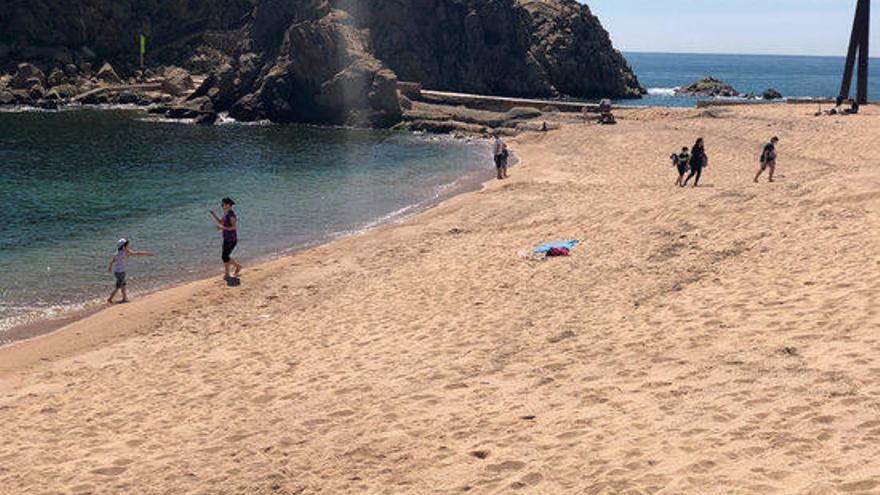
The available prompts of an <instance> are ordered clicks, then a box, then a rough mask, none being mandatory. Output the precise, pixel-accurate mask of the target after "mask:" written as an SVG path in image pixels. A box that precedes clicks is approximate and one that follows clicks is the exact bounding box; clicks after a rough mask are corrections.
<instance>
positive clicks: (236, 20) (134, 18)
mask: <svg viewBox="0 0 880 495" xmlns="http://www.w3.org/2000/svg"><path fill="white" fill-rule="evenodd" d="M2 5H3V7H2V14H0V39H2V41H3V42H10V43H18V44H20V45H23V46H22V47H21V48H24V47H32V48H40V49H42V48H48V49H47V50H39V51H33V53H35V54H37V56H38V57H39V58H40V59H41V61H45V62H50V61H52V60H55V59H57V58H58V57H66V56H67V55H71V56H72V58H74V59H75V60H76V62H82V61H85V62H96V61H98V60H107V61H109V62H111V63H112V64H113V65H114V67H115V68H116V69H117V70H122V71H123V72H126V73H127V72H128V69H129V68H130V69H133V68H134V67H135V66H136V65H137V62H136V58H135V57H133V56H132V55H133V51H134V50H133V49H134V48H135V42H136V36H137V34H138V33H143V34H145V35H146V36H147V54H146V57H147V63H148V64H149V63H151V60H153V59H156V60H158V59H161V58H163V57H164V58H167V59H168V60H162V62H163V63H172V62H173V63H177V64H181V63H183V61H184V60H186V59H187V58H188V57H189V56H191V55H192V54H193V53H194V52H195V48H196V47H200V46H210V45H214V44H215V41H214V38H217V35H216V33H217V32H218V31H219V30H230V29H237V28H240V27H241V26H242V25H243V24H244V23H245V17H246V15H247V14H248V12H249V10H250V9H251V8H252V7H253V2H252V1H251V0H155V1H143V0H112V1H109V0H87V1H86V0H35V1H28V0H11V2H10V1H5V2H3V3H2ZM208 38H210V39H208ZM22 53H23V52H22V51H21V50H15V51H12V52H10V53H9V54H8V55H7V54H4V53H2V52H0V65H2V64H7V63H9V62H10V60H9V58H8V57H15V56H17V57H19V59H18V60H33V59H32V58H30V57H27V58H26V57H23V56H22V55H21V54H22Z"/></svg>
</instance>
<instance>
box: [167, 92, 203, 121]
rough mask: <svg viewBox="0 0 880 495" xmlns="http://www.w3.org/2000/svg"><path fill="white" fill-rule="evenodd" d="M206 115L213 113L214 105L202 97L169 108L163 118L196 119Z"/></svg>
mask: <svg viewBox="0 0 880 495" xmlns="http://www.w3.org/2000/svg"><path fill="white" fill-rule="evenodd" d="M206 113H214V104H213V102H211V100H210V99H209V98H208V97H207V96H202V97H200V98H196V99H193V100H187V101H183V102H180V103H177V104H176V105H173V106H171V107H170V108H169V109H168V111H167V112H165V116H166V117H168V118H169V119H196V118H199V117H200V116H202V115H204V114H206Z"/></svg>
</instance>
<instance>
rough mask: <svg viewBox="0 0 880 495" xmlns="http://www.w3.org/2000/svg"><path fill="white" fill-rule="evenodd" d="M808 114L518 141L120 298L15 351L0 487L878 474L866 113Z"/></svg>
mask: <svg viewBox="0 0 880 495" xmlns="http://www.w3.org/2000/svg"><path fill="white" fill-rule="evenodd" d="M812 110H813V109H812V108H807V107H799V106H762V107H737V108H734V109H730V110H712V111H702V110H685V111H679V110H663V109H654V110H633V111H629V112H625V113H624V114H622V116H621V117H622V118H621V123H620V124H619V125H617V126H614V127H597V126H581V125H569V126H566V127H564V128H563V129H561V130H560V131H557V132H552V133H549V134H536V135H526V136H523V137H521V138H519V140H518V141H517V142H516V143H515V144H514V148H515V150H516V151H517V152H518V153H519V155H520V156H521V158H522V160H523V165H522V166H521V167H518V168H516V169H514V170H513V171H512V175H513V178H512V179H510V180H509V181H507V182H504V183H492V184H490V185H489V186H488V187H487V188H486V189H485V190H484V191H481V192H479V193H474V194H468V195H464V196H460V197H457V198H454V199H452V200H450V201H448V202H447V203H445V204H443V205H441V206H440V207H438V208H435V209H433V210H431V211H429V212H427V213H425V214H422V215H420V216H418V217H416V218H414V219H412V220H410V221H409V222H407V223H406V224H403V225H399V226H391V227H385V228H381V229H378V230H376V231H374V232H371V233H368V234H366V235H362V236H358V237H355V238H350V239H345V240H342V241H339V242H336V243H333V244H331V245H329V246H325V247H321V248H318V249H314V250H312V251H309V252H307V253H303V254H300V255H297V256H294V257H292V258H288V259H285V260H281V261H280V262H278V263H275V264H274V265H272V266H264V267H262V268H260V269H258V270H259V271H257V272H256V273H254V272H253V271H252V272H250V273H249V276H250V278H246V279H245V284H244V285H243V286H242V287H240V288H238V289H226V288H224V287H221V286H220V284H219V283H218V281H211V282H208V283H204V284H202V285H200V286H197V287H195V288H193V289H192V290H191V291H190V292H189V293H188V294H187V295H186V296H184V297H186V298H187V299H186V300H185V301H184V303H185V304H180V305H178V306H177V307H175V308H176V309H174V310H173V311H172V310H163V309H162V308H161V307H160V305H159V304H156V303H152V302H151V299H147V300H144V301H140V302H139V303H137V304H140V306H136V305H135V304H133V305H132V307H131V308H123V309H120V310H118V311H119V313H120V316H118V319H117V323H114V324H119V325H126V324H129V323H127V322H126V320H125V314H126V313H125V312H126V311H143V309H144V308H148V309H150V312H151V314H153V315H154V317H155V319H154V320H153V321H152V322H150V323H149V324H148V325H141V326H140V327H139V329H138V330H137V331H136V332H133V333H130V334H129V336H128V337H127V338H116V339H112V340H111V341H110V342H108V343H107V344H106V345H103V346H101V347H100V348H97V349H95V350H93V351H91V352H88V353H83V354H78V355H76V356H72V357H68V358H64V359H49V360H47V361H44V362H42V363H40V364H38V365H36V366H33V367H31V368H29V369H27V370H22V369H12V370H8V373H7V375H6V376H7V378H6V380H7V388H6V389H5V391H4V392H3V394H2V395H0V438H2V439H3V441H2V442H0V492H2V493H8V494H22V493H76V494H84V493H101V494H103V493H139V494H184V493H187V494H190V493H192V494H232V493H243V494H300V493H302V494H312V493H327V494H339V493H375V494H399V493H414V494H416V493H419V494H420V493H465V492H466V493H486V494H495V493H512V492H515V491H520V492H523V493H547V494H563V493H577V494H620V493H627V494H679V493H695V494H697V493H699V494H704V493H725V494H728V493H729V494H769V493H799V494H800V493H804V494H816V495H819V494H833V493H841V494H844V493H846V494H849V493H880V363H878V362H877V361H876V359H875V355H876V354H877V353H880V340H878V339H880V332H878V331H880V316H878V311H880V301H878V295H880V158H878V157H880V144H878V143H880V109H878V108H876V107H867V108H866V109H865V112H864V114H863V115H861V116H858V117H847V118H832V117H824V118H816V117H812V116H811V115H810V114H811V112H812ZM773 134H778V135H779V136H780V138H781V139H782V142H781V145H780V149H779V151H780V159H779V167H780V174H781V177H780V178H779V180H778V182H776V183H774V184H768V183H766V182H762V183H760V184H753V183H752V182H751V177H752V175H753V174H754V167H755V164H756V161H757V156H758V154H759V152H760V150H761V147H762V145H763V142H764V141H765V140H766V139H768V138H769V137H770V136H771V135H773ZM697 135H701V136H703V137H704V138H705V139H706V143H707V150H708V152H709V155H710V159H711V161H710V166H709V168H708V169H707V170H706V172H705V177H704V182H705V186H704V187H700V188H697V189H678V188H674V187H673V185H672V184H673V181H674V175H673V169H672V167H671V165H670V164H669V161H668V158H667V157H668V155H669V154H670V153H672V152H673V151H675V150H676V148H677V147H680V146H681V145H691V144H692V143H693V139H694V138H695V137H696V136H697ZM489 172H490V173H491V171H489ZM570 238H576V239H581V240H582V241H583V244H582V245H581V246H580V247H578V248H577V249H576V250H575V251H574V255H573V256H572V257H571V258H566V259H553V260H548V261H543V262H542V261H530V260H523V259H521V258H519V257H518V256H517V252H518V251H520V250H523V249H526V248H528V247H533V246H535V245H537V244H538V243H540V242H542V241H555V240H565V239H570ZM153 300H155V298H153ZM150 304H154V307H151V306H149V305H150ZM114 311H117V310H114ZM94 321H95V320H93V319H87V320H83V321H82V322H80V323H78V324H77V325H78V327H77V330H76V331H79V332H89V331H98V329H96V328H95V325H96V323H94ZM107 324H108V323H107V322H106V320H104V321H103V323H101V325H107ZM89 325H92V326H91V327H90V326H89ZM70 335H71V337H70V338H72V339H75V338H76V337H75V334H73V333H70ZM13 350H14V349H13ZM3 352H7V353H8V352H10V350H9V349H7V350H6V351H3ZM17 352H29V351H28V348H27V344H25V345H24V346H21V347H20V348H19V350H18V351H17ZM5 355H6V356H8V354H5ZM3 356H4V354H2V353H0V360H2V359H3ZM14 377H15V378H14ZM13 379H15V381H14V382H13V381H12V380H13Z"/></svg>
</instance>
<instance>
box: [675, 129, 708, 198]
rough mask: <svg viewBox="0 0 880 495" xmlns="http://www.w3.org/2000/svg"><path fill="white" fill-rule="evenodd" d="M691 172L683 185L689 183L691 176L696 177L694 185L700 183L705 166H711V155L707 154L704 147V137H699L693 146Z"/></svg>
mask: <svg viewBox="0 0 880 495" xmlns="http://www.w3.org/2000/svg"><path fill="white" fill-rule="evenodd" d="M690 166H691V173H690V175H688V176H687V178H686V179H685V180H684V182H683V183H682V184H681V187H684V186H686V185H687V183H688V181H689V180H691V177H694V187H697V185H698V184H699V183H700V176H701V175H702V174H703V168H704V167H708V166H709V157H708V156H706V149H705V148H704V147H703V138H697V142H696V143H694V147H693V148H691V161H690Z"/></svg>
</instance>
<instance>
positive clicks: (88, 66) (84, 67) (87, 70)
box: [79, 62, 92, 77]
mask: <svg viewBox="0 0 880 495" xmlns="http://www.w3.org/2000/svg"><path fill="white" fill-rule="evenodd" d="M79 71H80V72H81V73H82V74H84V75H85V76H86V77H88V76H89V75H91V73H92V63H91V62H80V64H79Z"/></svg>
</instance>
